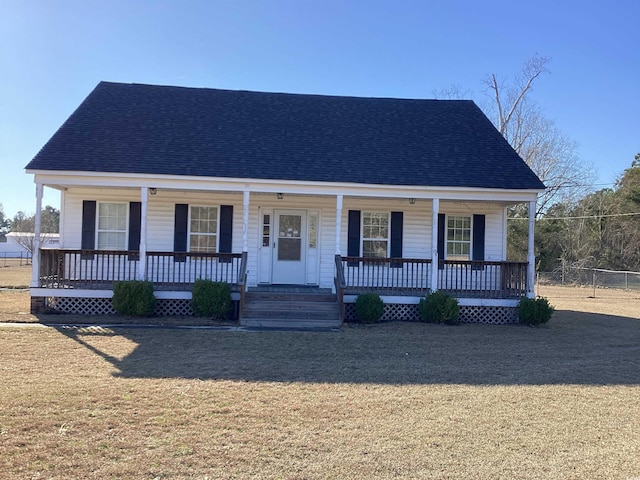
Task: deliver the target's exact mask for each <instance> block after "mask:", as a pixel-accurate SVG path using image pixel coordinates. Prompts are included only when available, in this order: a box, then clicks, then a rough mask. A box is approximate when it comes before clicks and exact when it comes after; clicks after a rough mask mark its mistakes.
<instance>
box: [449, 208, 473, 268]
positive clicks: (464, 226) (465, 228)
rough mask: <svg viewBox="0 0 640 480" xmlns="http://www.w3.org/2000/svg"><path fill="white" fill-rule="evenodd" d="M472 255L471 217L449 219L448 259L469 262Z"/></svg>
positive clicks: (451, 217) (452, 217)
mask: <svg viewBox="0 0 640 480" xmlns="http://www.w3.org/2000/svg"><path fill="white" fill-rule="evenodd" d="M470 253H471V217H465V216H450V217H447V247H446V254H447V258H449V259H452V260H469V258H470Z"/></svg>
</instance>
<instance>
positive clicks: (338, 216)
mask: <svg viewBox="0 0 640 480" xmlns="http://www.w3.org/2000/svg"><path fill="white" fill-rule="evenodd" d="M341 227H342V195H337V196H336V255H341V252H340V237H341V236H342V232H341V231H340V230H341Z"/></svg>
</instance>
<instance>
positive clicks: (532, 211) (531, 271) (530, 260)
mask: <svg viewBox="0 0 640 480" xmlns="http://www.w3.org/2000/svg"><path fill="white" fill-rule="evenodd" d="M535 221H536V200H533V201H531V202H529V242H528V245H527V297H529V298H533V297H535V281H536V253H535V250H534V246H533V245H534V243H533V240H534V235H535V225H536V223H535Z"/></svg>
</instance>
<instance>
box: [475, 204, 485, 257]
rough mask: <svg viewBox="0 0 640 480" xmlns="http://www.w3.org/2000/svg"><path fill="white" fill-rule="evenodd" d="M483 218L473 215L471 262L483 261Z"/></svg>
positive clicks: (482, 216)
mask: <svg viewBox="0 0 640 480" xmlns="http://www.w3.org/2000/svg"><path fill="white" fill-rule="evenodd" d="M485 218H486V217H485V216H484V215H474V216H473V235H472V238H473V243H472V248H473V252H472V254H473V258H472V260H474V261H478V262H483V261H484V232H485V223H486V220H485Z"/></svg>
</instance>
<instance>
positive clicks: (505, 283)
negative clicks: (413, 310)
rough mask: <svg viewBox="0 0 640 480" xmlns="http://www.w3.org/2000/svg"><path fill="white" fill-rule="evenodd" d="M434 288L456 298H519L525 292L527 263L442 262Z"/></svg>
mask: <svg viewBox="0 0 640 480" xmlns="http://www.w3.org/2000/svg"><path fill="white" fill-rule="evenodd" d="M438 289H439V290H444V291H447V292H450V293H451V294H452V295H454V296H456V297H471V298H473V297H478V298H519V297H522V296H524V295H525V294H526V293H527V263H526V262H477V261H462V260H444V261H441V262H440V264H439V270H438Z"/></svg>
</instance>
